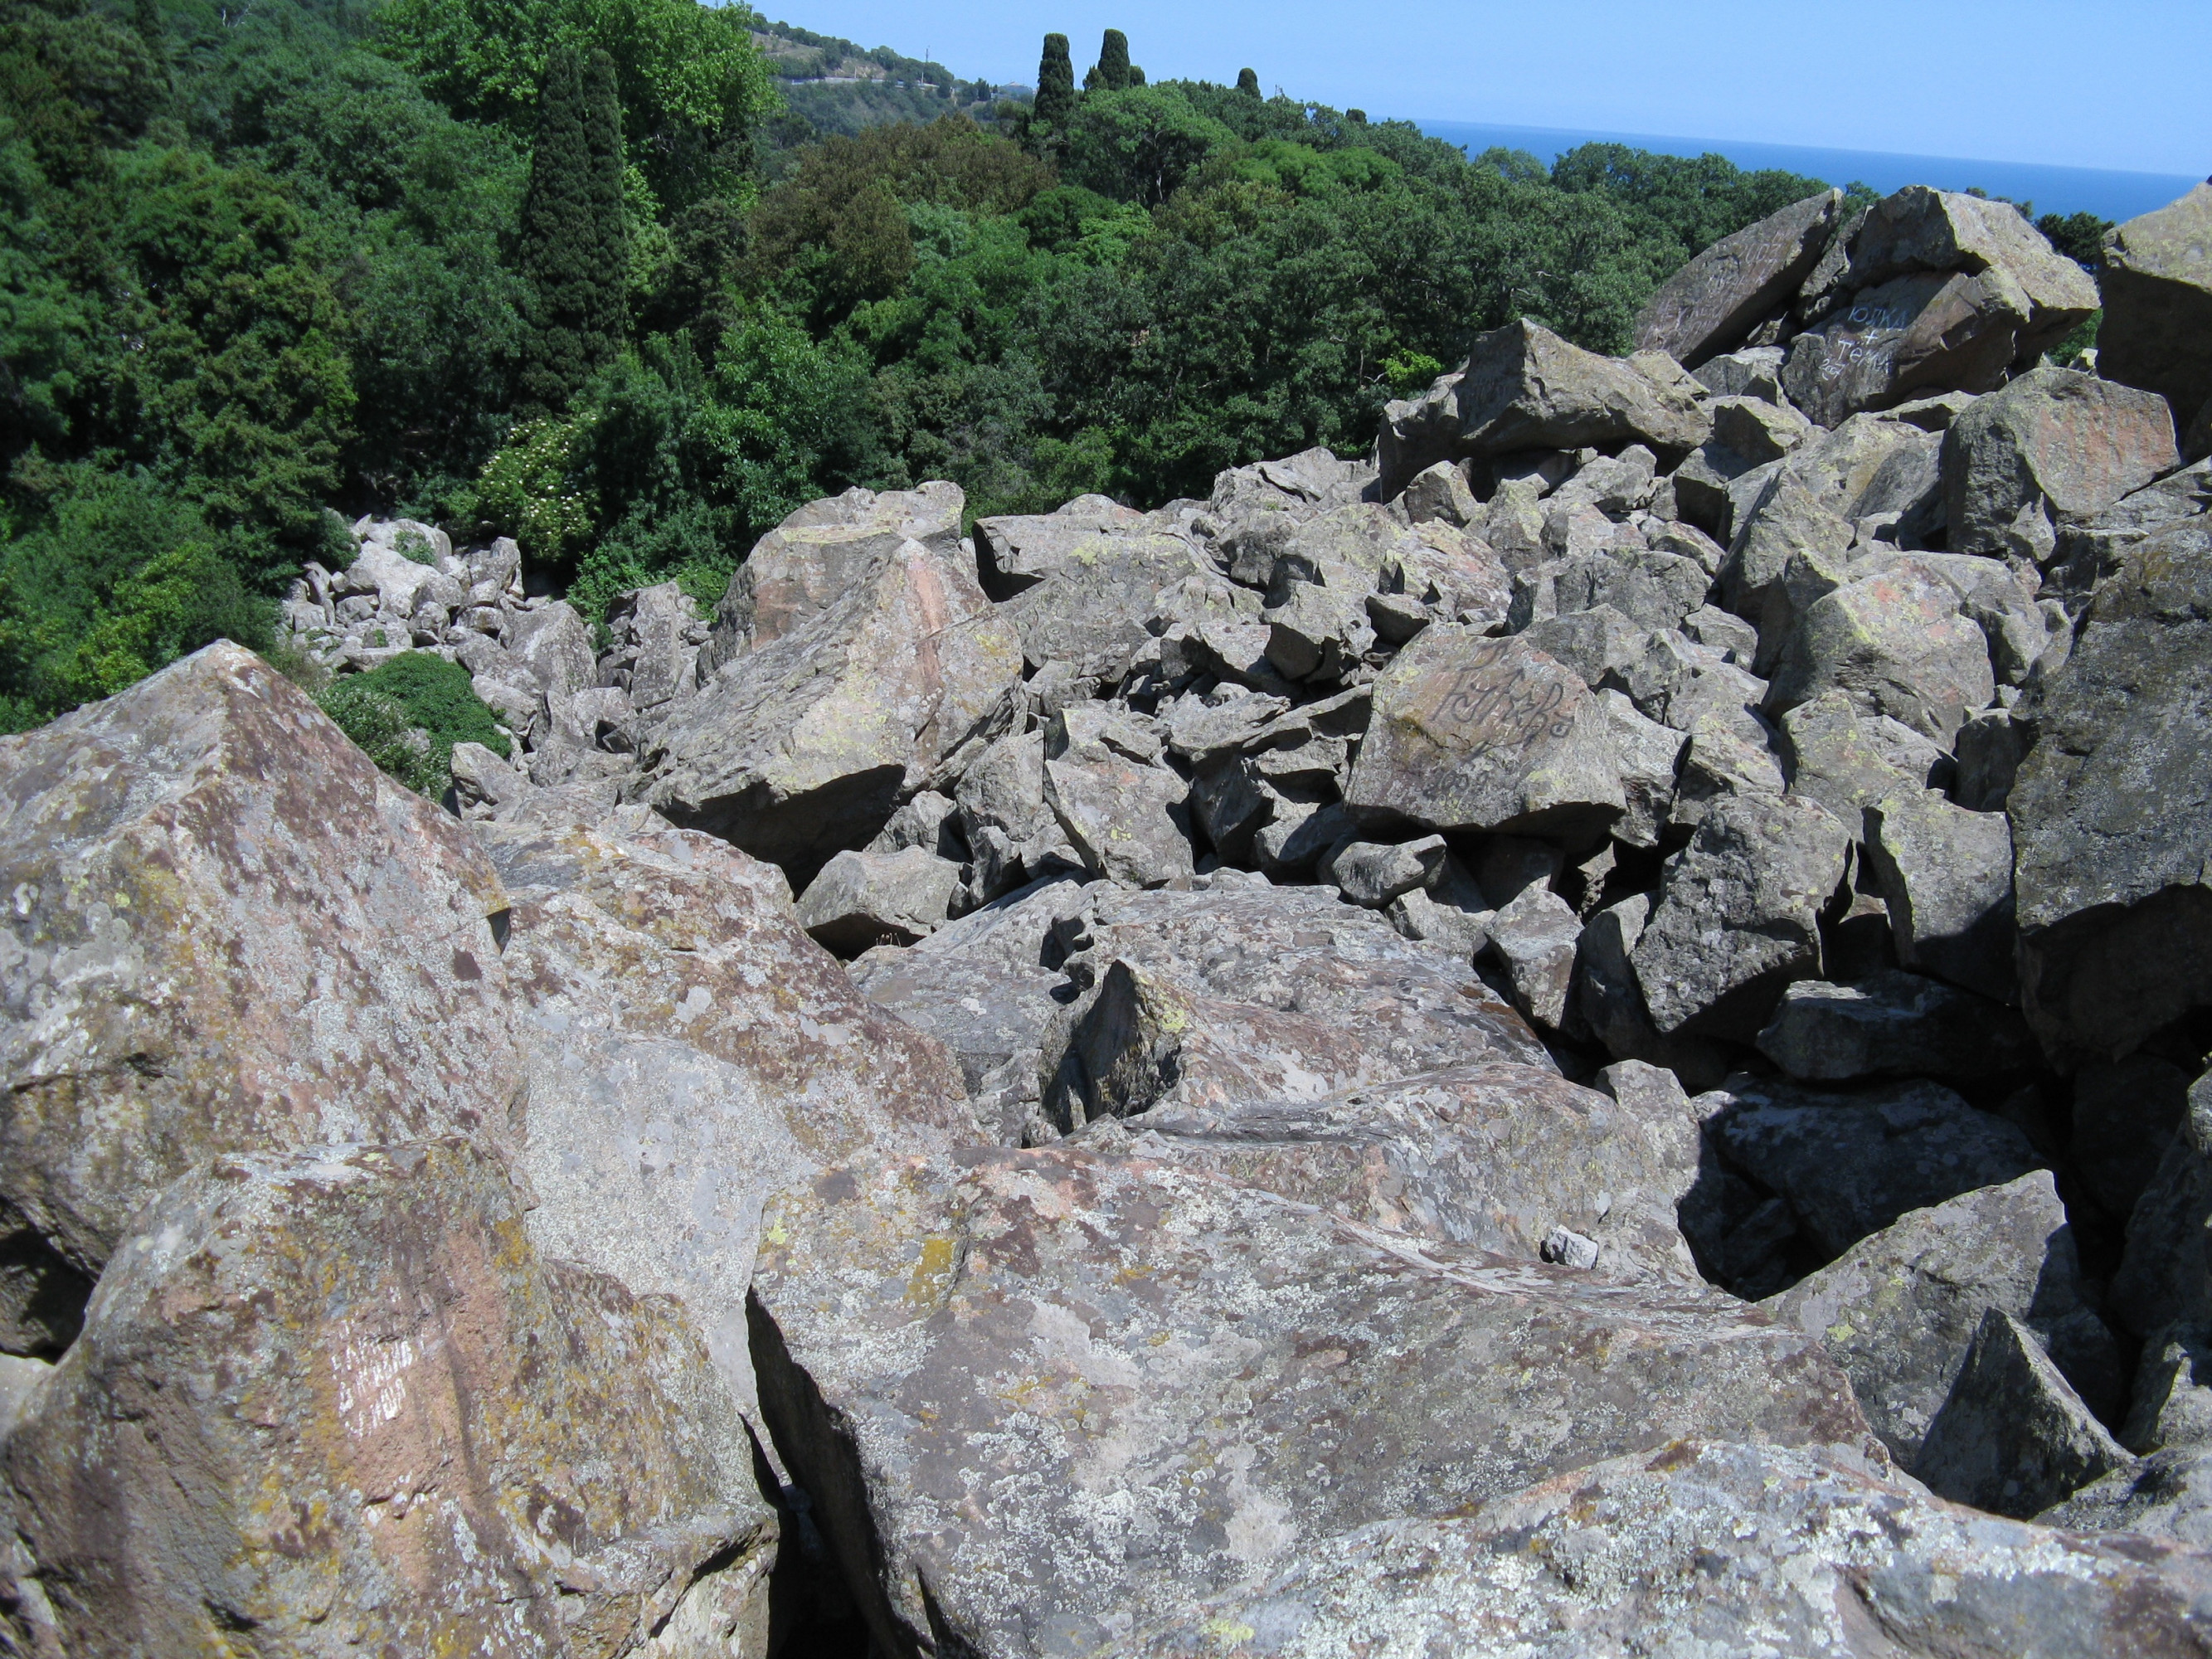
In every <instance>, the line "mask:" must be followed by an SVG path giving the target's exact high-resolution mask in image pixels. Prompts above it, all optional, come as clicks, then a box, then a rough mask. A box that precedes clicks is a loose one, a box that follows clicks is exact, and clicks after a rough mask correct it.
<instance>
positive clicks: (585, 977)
mask: <svg viewBox="0 0 2212 1659" xmlns="http://www.w3.org/2000/svg"><path fill="white" fill-rule="evenodd" d="M482 834H483V838H484V840H485V842H486V844H487V847H488V848H489V851H490V854H491V855H492V858H493V860H494V861H495V863H496V864H497V866H498V867H499V870H500V872H501V875H502V876H504V877H505V878H506V881H507V890H508V892H509V894H510V895H511V896H512V897H513V903H514V908H513V921H512V924H511V931H510V932H509V933H508V936H507V975H508V979H509V981H510V982H511V983H512V985H513V987H514V993H515V995H516V998H517V1000H518V1001H519V1002H520V1006H521V1013H520V1021H519V1024H520V1030H521V1033H522V1038H523V1045H524V1052H525V1056H526V1062H527V1067H528V1075H529V1079H530V1116H529V1125H528V1131H529V1132H528V1137H527V1140H526V1145H525V1147H524V1149H523V1151H522V1152H521V1153H520V1159H519V1164H520V1170H521V1171H522V1173H523V1175H524V1176H526V1179H527V1180H528V1181H529V1183H530V1187H531V1191H532V1195H533V1198H534V1200H535V1207H534V1208H532V1211H531V1212H530V1223H529V1225H530V1235H531V1237H532V1240H533V1241H534V1242H535V1243H537V1245H538V1248H539V1249H542V1250H544V1252H546V1253H547V1254H548V1255H556V1256H560V1257H562V1258H564V1259H567V1260H570V1261H580V1262H582V1263H583V1264H584V1265H585V1266H586V1267H593V1268H596V1269H598V1270H599V1271H601V1272H604V1273H611V1274H613V1275H614V1276H615V1277H616V1278H617V1279H620V1280H621V1281H622V1283H623V1285H627V1286H628V1287H629V1289H630V1290H632V1291H636V1292H638V1293H640V1294H646V1293H655V1294H659V1293H666V1294H671V1295H674V1296H678V1297H682V1298H683V1300H684V1304H685V1305H686V1306H687V1307H688V1308H689V1310H690V1314H691V1316H692V1318H693V1320H694V1321H695V1322H696V1324H697V1327H698V1329H699V1330H700V1332H701V1334H702V1335H704V1336H705V1338H706V1339H707V1343H708V1349H709V1351H710V1352H712V1354H713V1356H714V1363H715V1364H716V1366H717V1367H718V1368H719V1369H720V1371H721V1372H722V1374H723V1376H724V1377H725V1378H726V1381H727V1383H728V1386H729V1389H730V1392H731V1394H732V1397H733V1398H734V1399H735V1400H736V1401H738V1404H739V1405H740V1406H741V1407H744V1408H745V1409H746V1410H747V1411H750V1409H751V1403H752V1381H751V1371H750V1366H749V1364H748V1363H747V1360H746V1357H745V1339H744V1287H745V1281H746V1276H747V1271H748V1268H749V1267H750V1263H751V1261H752V1257H753V1252H754V1250H755V1249H756V1247H757V1231H758V1227H759V1219H760V1210H761V1205H762V1203H763V1201H764V1200H765V1199H766V1197H767V1195H768V1194H769V1193H770V1192H772V1191H774V1190H775V1189H776V1188H778V1187H780V1186H782V1185H785V1184H787V1183H788V1182H793V1181H801V1180H804V1179H805V1178H806V1177H807V1176H810V1175H811V1173H812V1172H813V1171H814V1170H817V1169H818V1168H819V1167H821V1166H822V1165H823V1164H832V1163H838V1162H842V1161H844V1160H848V1159H852V1158H869V1157H898V1156H904V1155H909V1154H920V1153H925V1152H940V1151H944V1150H946V1149H948V1148H950V1147H953V1146H960V1145H963V1144H964V1143H966V1142H968V1141H969V1140H971V1139H974V1138H975V1119H974V1115H973V1113H972V1110H971V1109H970V1107H969V1102H968V1091H967V1089H966V1087H965V1086H964V1084H963V1079H962V1077H961V1074H960V1073H959V1071H958V1069H957V1066H956V1064H955V1062H954V1060H953V1059H952V1057H951V1055H950V1054H948V1053H947V1052H946V1051H945V1048H942V1047H940V1046H939V1044H938V1043H937V1042H934V1041H933V1040H932V1039H931V1038H930V1037H928V1036H925V1035H923V1034H922V1033H921V1032H919V1031H916V1030H911V1029H909V1028H908V1027H907V1026H906V1025H904V1024H901V1023H900V1022H899V1021H898V1020H896V1019H895V1018H891V1017H890V1015H888V1014H887V1013H885V1012H884V1011H883V1010H882V1009H881V1008H879V1007H878V1006H877V1005H876V1004H874V1003H872V1002H871V1001H869V1000H867V999H866V998H864V997H862V996H860V994H858V993H857V992H856V991H855V990H854V987H853V985H852V983H851V982H850V981H848V979H847V978H846V976H845V974H844V972H843V970H842V969H840V968H839V967H838V965H837V963H836V961H835V960H834V959H833V958H831V957H830V956H829V953H828V952H827V951H824V950H823V949H822V947H821V946H820V945H817V944H816V943H815V942H814V941H813V940H812V939H809V938H808V937H807V936H806V934H805V931H804V929H803V928H802V927H801V925H800V921H799V916H798V915H796V914H795V912H794V911H793V907H792V902H791V896H790V892H789V890H788V889H787V887H786V886H785V884H784V881H783V878H782V875H781V872H778V871H777V870H775V868H774V867H773V866H769V865H764V864H762V863H759V862H758V861H757V860H753V859H750V858H748V857H747V856H746V855H745V854H743V853H741V852H738V851H737V850H736V849H735V848H731V847H728V846H726V845H725V844H723V843H722V842H717V841H715V840H714V839H712V838H711V837H709V836H702V835H700V834H697V833H696V832H694V831H686V830H676V829H667V828H666V827H665V826H661V827H659V828H658V829H640V830H637V831H635V832H634V833H632V834H630V835H628V836H621V835H617V834H613V833H607V832H600V831H592V830H586V829H574V828H569V829H544V828H538V827H533V826H529V825H520V824H498V825H488V826H486V827H485V828H484V829H483V831H482Z"/></svg>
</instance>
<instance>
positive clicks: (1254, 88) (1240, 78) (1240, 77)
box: [1237, 69, 1260, 98]
mask: <svg viewBox="0 0 2212 1659" xmlns="http://www.w3.org/2000/svg"><path fill="white" fill-rule="evenodd" d="M1237 91H1239V92H1242V93H1246V94H1249V95H1250V96H1252V97H1254V98H1257V97H1258V96H1259V95H1260V75H1259V71H1258V70H1248V69H1243V70H1237Z"/></svg>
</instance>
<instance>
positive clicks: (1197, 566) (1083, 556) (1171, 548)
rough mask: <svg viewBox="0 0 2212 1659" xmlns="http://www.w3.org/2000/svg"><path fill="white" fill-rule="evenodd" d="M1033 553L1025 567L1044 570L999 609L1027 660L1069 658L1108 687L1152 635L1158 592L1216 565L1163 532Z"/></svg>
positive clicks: (1035, 663) (1076, 669)
mask: <svg viewBox="0 0 2212 1659" xmlns="http://www.w3.org/2000/svg"><path fill="white" fill-rule="evenodd" d="M978 529H979V531H980V529H981V526H978ZM1030 552H1031V555H1032V556H1031V558H1030V559H1029V560H1027V561H1025V562H1024V569H1037V568H1039V567H1041V566H1042V569H1041V573H1040V574H1038V575H1037V577H1036V580H1034V581H1031V582H1030V583H1029V584H1028V585H1027V586H1024V587H1023V588H1022V590H1021V591H1020V592H1017V593H1015V594H1014V595H1013V596H1012V599H1008V600H1007V601H1006V603H1005V604H1003V605H1001V606H1000V615H1001V616H1003V617H1005V618H1006V621H1007V622H1008V623H1012V626H1013V629H1014V632H1015V633H1016V634H1018V635H1020V637H1021V641H1022V656H1023V659H1024V660H1025V661H1026V662H1027V663H1029V665H1030V666H1031V667H1033V668H1041V667H1042V666H1043V665H1045V664H1047V663H1064V664H1066V665H1067V668H1066V671H1067V672H1069V673H1071V674H1073V675H1078V676H1084V675H1088V676H1093V677H1096V678H1099V679H1101V680H1103V681H1106V682H1108V683H1109V684H1110V683H1113V682H1115V681H1118V680H1120V679H1121V677H1122V675H1123V674H1124V673H1125V672H1127V669H1128V667H1129V664H1130V661H1131V659H1133V658H1134V657H1135V656H1136V654H1137V653H1138V650H1139V647H1141V646H1143V645H1144V644H1145V642H1146V641H1147V640H1149V639H1150V638H1151V637H1152V633H1151V630H1150V629H1149V628H1148V626H1147V623H1148V620H1149V618H1150V617H1151V616H1152V600H1153V598H1154V596H1155V595H1157V594H1158V592H1159V591H1160V590H1161V589H1162V588H1164V587H1168V586H1172V585H1173V584H1175V583H1176V582H1179V581H1182V580H1187V579H1188V578H1191V577H1194V576H1195V577H1205V576H1208V575H1211V574H1212V570H1213V567H1212V564H1211V563H1210V562H1207V561H1206V559H1205V558H1204V557H1203V556H1201V555H1200V552H1199V550H1197V548H1196V547H1194V545H1192V544H1191V543H1190V542H1189V541H1188V540H1187V539H1186V538H1183V537H1182V536H1178V535H1172V534H1170V533H1167V532H1163V531H1158V530H1145V529H1137V530H1125V531H1122V532H1120V533H1118V534H1114V535H1092V536H1090V537H1088V538H1084V539H1082V540H1080V541H1079V542H1077V543H1076V544H1074V545H1073V546H1071V547H1069V548H1068V549H1067V550H1066V553H1065V556H1063V557H1061V558H1060V559H1059V560H1058V561H1057V562H1053V563H1051V564H1049V565H1046V564H1044V562H1043V561H1042V558H1040V557H1038V556H1036V554H1037V550H1036V549H1034V548H1032V549H1031V550H1030Z"/></svg>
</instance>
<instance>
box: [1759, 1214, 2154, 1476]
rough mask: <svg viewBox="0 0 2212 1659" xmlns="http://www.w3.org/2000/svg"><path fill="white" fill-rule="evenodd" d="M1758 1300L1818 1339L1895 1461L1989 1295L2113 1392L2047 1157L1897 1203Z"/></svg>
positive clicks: (2062, 1361)
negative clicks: (2001, 1179) (1984, 1184)
mask: <svg viewBox="0 0 2212 1659" xmlns="http://www.w3.org/2000/svg"><path fill="white" fill-rule="evenodd" d="M1766 1305H1767V1307H1768V1309H1769V1310H1770V1311H1771V1312H1772V1313H1773V1315H1774V1316H1775V1318H1776V1319H1777V1320H1778V1321H1780V1322H1784V1323H1785V1324H1790V1325H1795V1326H1796V1327H1797V1328H1798V1329H1800V1330H1802V1331H1805V1332H1808V1333H1809V1334H1813V1335H1814V1336H1818V1337H1819V1338H1820V1340H1822V1341H1823V1342H1825V1343H1826V1345H1827V1348H1828V1352H1830V1353H1831V1354H1832V1355H1834V1356H1835V1359H1836V1363H1837V1364H1839V1365H1841V1366H1842V1367H1843V1368H1844V1370H1845V1371H1846V1372H1848V1373H1849V1374H1850V1379H1851V1390H1852V1392H1853V1393H1854V1394H1855V1395H1857V1397H1858V1402H1859V1405H1860V1407H1862V1408H1863V1410H1864V1411H1865V1413H1866V1414H1867V1421H1868V1422H1869V1423H1871V1424H1873V1425H1874V1430H1875V1433H1876V1434H1878V1435H1880V1436H1881V1437H1882V1442H1883V1443H1884V1444H1886V1445H1887V1446H1888V1448H1889V1449H1890V1450H1891V1451H1892V1452H1893V1453H1894V1454H1895V1455H1896V1457H1897V1459H1898V1461H1899V1462H1900V1463H1903V1464H1904V1465H1905V1466H1906V1467H1907V1468H1910V1467H1911V1464H1912V1462H1913V1460H1914V1459H1915V1458H1917V1457H1918V1456H1919V1455H1920V1443H1921V1440H1922V1438H1923V1437H1924V1436H1925V1435H1926V1434H1927V1432H1928V1425H1929V1424H1930V1423H1931V1422H1933V1421H1934V1420H1935V1419H1936V1413H1938V1412H1940V1411H1941V1410H1942V1408H1943V1402H1944V1401H1945V1400H1946V1399H1948V1397H1949V1395H1950V1393H1951V1385H1952V1383H1953V1382H1954V1380H1955V1379H1956V1377H1957V1376H1958V1374H1959V1370H1960V1367H1961V1366H1962V1365H1963V1364H1965V1363H1966V1353H1967V1350H1968V1349H1970V1348H1971V1347H1972V1346H1973V1342H1974V1336H1975V1333H1976V1332H1977V1331H1978V1330H1979V1329H1980V1328H1981V1323H1982V1318H1983V1316H1984V1314H1985V1313H1986V1312H1987V1311H1988V1310H1990V1309H1992V1308H1996V1309H2000V1310H2002V1311H2004V1312H2005V1313H2008V1314H2010V1315H2011V1316H2013V1317H2014V1318H2015V1319H2017V1320H2019V1321H2021V1322H2022V1323H2023V1324H2025V1325H2027V1327H2028V1328H2030V1329H2031V1330H2032V1331H2033V1332H2034V1333H2035V1334H2036V1339H2037V1340H2038V1341H2039V1342H2042V1343H2045V1344H2046V1345H2048V1346H2050V1347H2051V1350H2052V1352H2053V1358H2055V1359H2056V1360H2057V1363H2058V1364H2059V1366H2060V1368H2061V1369H2062V1370H2071V1371H2072V1372H2073V1373H2074V1375H2075V1376H2077V1377H2079V1378H2081V1380H2082V1381H2083V1382H2084V1383H2087V1384H2088V1385H2089V1386H2090V1388H2091V1389H2092V1391H2093V1392H2100V1393H2101V1394H2102V1395H2103V1396H2104V1398H2105V1400H2106V1405H2107V1407H2108V1408H2110V1407H2111V1406H2112V1405H2114V1404H2117V1401H2118V1385H2119V1383H2120V1378H2121V1371H2120V1366H2119V1353H2118V1348H2117V1346H2116V1345H2115V1344H2114V1343H2113V1341H2112V1335H2111V1334H2110V1333H2109V1332H2107V1331H2106V1329H2105V1328H2104V1326H2103V1325H2102V1324H2101V1323H2100V1322H2099V1320H2098V1318H2097V1316H2096V1315H2095V1314H2094V1313H2093V1311H2091V1310H2090V1308H2089V1304H2088V1303H2087V1300H2086V1299H2085V1297H2084V1294H2083V1290H2082V1285H2081V1262H2080V1260H2079V1258H2078V1256H2077V1255H2075V1248H2074V1235H2073V1231H2072V1230H2071V1229H2070V1228H2069V1226H2068V1225H2067V1221H2066V1206H2064V1205H2063V1204H2061V1203H2060V1202H2059V1201H2058V1193H2057V1188H2055V1187H2053V1186H2052V1184H2051V1175H2050V1172H2049V1171H2047V1170H2037V1171H2035V1172H2034V1173H2033V1174H2032V1175H2024V1176H2021V1177H2020V1178H2019V1179H2018V1180H2017V1181H2012V1182H2007V1183H2006V1184H2004V1185H2003V1186H2001V1187H1990V1188H1984V1189H1983V1190H1981V1191H1979V1192H1972V1193H1965V1194H1960V1196H1959V1197H1957V1198H1954V1199H1950V1200H1947V1201H1946V1202H1944V1203H1942V1204H1937V1205H1934V1206H1930V1207H1929V1208H1927V1209H1924V1210H1914V1211H1911V1212H1909V1213H1907V1214H1905V1215H1903V1216H1900V1217H1899V1218H1898V1219H1897V1220H1896V1221H1895V1222H1894V1223H1893V1224H1892V1225H1889V1226H1887V1227H1885V1228H1883V1229H1882V1230H1881V1231H1880V1232H1878V1233H1875V1234H1873V1235H1872V1236H1870V1237H1866V1238H1863V1239H1861V1240H1860V1241H1859V1242H1858V1243H1857V1244H1854V1245H1853V1246H1852V1247H1851V1248H1850V1249H1849V1250H1847V1251H1845V1252H1844V1255H1842V1256H1841V1257H1839V1258H1838V1259H1837V1260H1836V1261H1832V1262H1830V1263H1829V1264H1828V1265H1827V1266H1826V1267H1823V1268H1821V1269H1820V1271H1819V1272H1818V1273H1813V1274H1811V1275H1809V1276H1808V1277H1807V1278H1805V1279H1800V1280H1799V1281H1798V1282H1797V1284H1796V1285H1794V1286H1793V1287H1792V1288H1790V1290H1788V1291H1784V1292H1783V1293H1782V1294H1781V1295H1780V1296H1778V1297H1775V1298H1774V1299H1773V1300H1772V1301H1771V1302H1770V1303H1768V1304H1766Z"/></svg>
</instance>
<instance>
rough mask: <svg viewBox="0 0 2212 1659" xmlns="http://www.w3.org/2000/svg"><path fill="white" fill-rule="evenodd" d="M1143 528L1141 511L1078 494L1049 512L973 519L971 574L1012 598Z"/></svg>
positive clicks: (996, 593)
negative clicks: (974, 572) (973, 543)
mask: <svg viewBox="0 0 2212 1659" xmlns="http://www.w3.org/2000/svg"><path fill="white" fill-rule="evenodd" d="M1145 527H1146V526H1145V515H1144V514H1143V513H1139V512H1138V511H1137V510H1136V509H1135V508H1134V507H1123V506H1122V505H1121V503H1120V502H1119V501H1115V500H1114V499H1113V498H1112V497H1111V496H1108V495H1078V496H1077V497H1076V498H1075V499H1074V500H1073V501H1067V502H1065V503H1063V504H1062V505H1061V506H1060V507H1057V508H1055V509H1054V511H1052V512H1050V513H1030V514H1000V515H998V516H996V517H993V518H988V519H978V520H975V566H976V574H977V576H978V577H980V578H981V580H982V583H983V590H984V592H987V593H988V594H989V595H990V596H991V597H992V598H993V599H997V600H1000V601H1004V600H1006V599H1012V598H1013V597H1014V596H1015V595H1016V594H1018V593H1019V592H1023V591H1024V590H1025V589H1027V588H1030V587H1033V586H1036V584H1037V583H1039V582H1041V581H1042V580H1045V578H1046V577H1048V576H1049V575H1051V574H1054V573H1055V572H1060V571H1065V570H1066V569H1067V568H1068V567H1069V566H1070V565H1073V564H1080V563H1082V562H1085V556H1086V555H1088V556H1090V557H1091V558H1097V557H1100V556H1109V557H1110V556H1112V555H1111V554H1110V552H1109V551H1108V544H1110V543H1111V542H1113V541H1114V540H1115V538H1118V537H1120V536H1123V535H1127V534H1131V533H1133V532H1134V533H1137V534H1139V535H1141V534H1142V532H1143V531H1144V529H1145ZM1165 585H1166V584H1164V583H1163V584H1161V586H1165Z"/></svg>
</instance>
